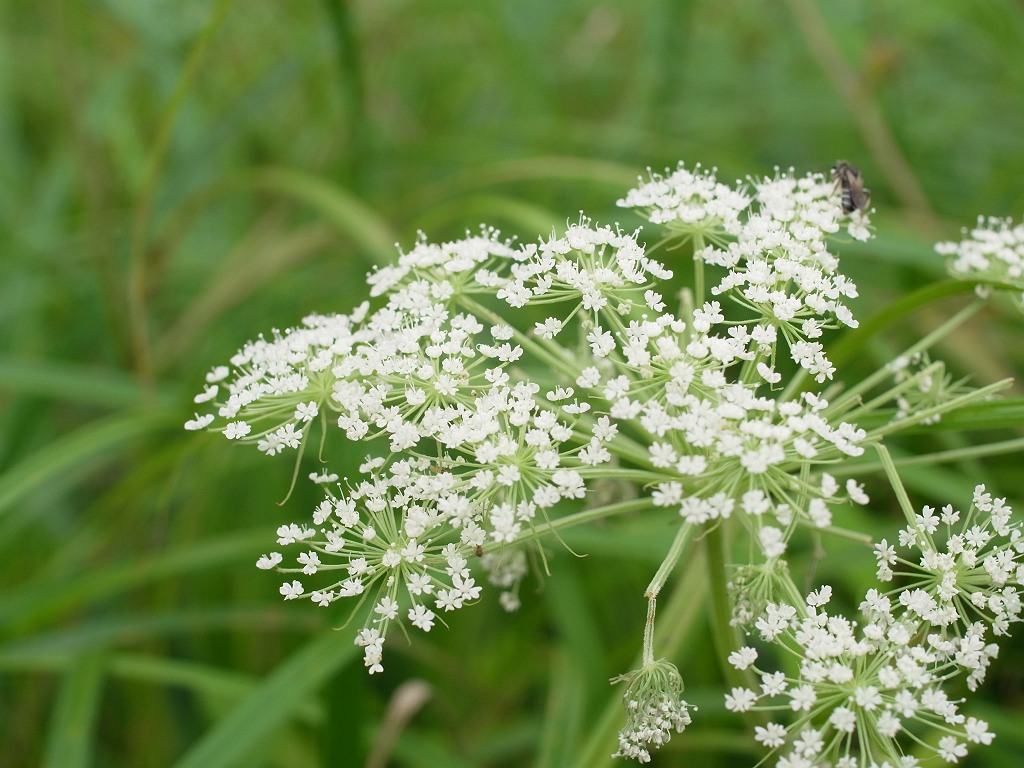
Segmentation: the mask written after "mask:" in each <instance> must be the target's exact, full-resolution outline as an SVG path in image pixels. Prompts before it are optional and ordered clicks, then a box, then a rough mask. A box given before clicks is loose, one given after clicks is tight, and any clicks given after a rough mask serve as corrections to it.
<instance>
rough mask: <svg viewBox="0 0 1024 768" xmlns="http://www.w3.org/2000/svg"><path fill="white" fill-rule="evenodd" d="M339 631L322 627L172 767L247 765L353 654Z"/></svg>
mask: <svg viewBox="0 0 1024 768" xmlns="http://www.w3.org/2000/svg"><path fill="white" fill-rule="evenodd" d="M357 650H358V649H357V648H356V647H355V646H354V645H353V644H352V642H351V639H349V638H347V637H346V636H345V635H343V634H341V633H338V632H335V631H334V630H327V631H324V632H321V633H320V634H319V635H317V636H315V637H314V638H313V639H312V640H310V641H309V642H307V643H306V645H305V646H303V647H302V648H300V649H299V650H298V651H296V652H295V653H294V654H292V656H291V657H290V658H289V659H287V660H286V661H285V662H284V663H282V664H281V665H280V666H278V667H277V669H275V670H274V671H273V672H272V673H271V674H270V676H269V677H268V678H267V679H266V681H265V682H264V683H263V685H261V686H260V687H259V689H257V690H256V691H254V692H253V693H252V694H251V695H250V696H248V697H247V698H246V699H245V700H244V701H242V702H241V703H240V704H239V705H238V706H237V707H235V709H234V710H233V711H232V712H231V713H230V714H229V715H227V716H226V717H225V718H224V719H222V720H221V721H220V722H218V723H217V724H216V725H214V726H213V728H212V729H211V730H210V731H209V732H208V733H207V734H206V735H205V736H204V737H203V738H202V739H200V741H199V742H198V743H197V744H195V746H193V747H192V749H190V750H189V751H188V752H187V753H186V754H185V756H184V757H182V758H181V759H180V760H179V761H178V762H177V763H175V768H236V767H240V766H245V765H248V764H249V758H250V757H251V756H252V755H253V754H255V753H256V752H257V750H259V749H261V748H263V747H265V746H266V745H267V744H268V743H270V742H271V741H272V740H273V739H274V736H275V734H276V733H277V731H278V729H279V728H280V727H281V726H283V725H284V724H286V723H287V722H288V721H289V720H291V719H292V718H293V717H294V716H295V714H296V712H298V711H299V709H300V708H301V707H303V706H304V705H306V704H307V703H308V702H309V701H310V699H311V698H312V697H313V696H314V695H315V692H316V690H317V689H318V688H319V687H320V686H321V685H322V684H323V683H324V682H326V681H327V680H328V679H329V678H330V677H331V675H333V674H336V673H337V671H338V670H339V669H340V668H341V667H342V666H343V665H345V664H349V663H351V662H352V661H353V659H355V658H356V655H357Z"/></svg>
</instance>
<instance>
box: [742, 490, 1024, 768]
mask: <svg viewBox="0 0 1024 768" xmlns="http://www.w3.org/2000/svg"><path fill="white" fill-rule="evenodd" d="M1010 516H1011V510H1010V508H1009V507H1008V506H1006V504H1005V501H1004V500H1002V499H996V500H993V499H992V497H991V496H990V495H989V494H988V493H986V492H985V489H984V487H982V486H979V487H978V488H977V489H975V494H974V504H973V506H972V507H971V509H970V512H968V513H967V514H966V515H961V513H960V512H957V511H955V510H954V509H953V508H952V507H951V506H949V507H946V508H944V509H943V510H942V512H941V514H937V513H936V511H935V510H934V509H932V508H930V507H925V508H924V509H923V510H922V512H921V514H919V515H917V516H916V518H915V520H914V521H913V523H912V524H910V525H909V526H908V527H907V528H906V529H904V530H903V531H901V532H900V537H899V538H900V546H901V548H903V549H906V548H912V549H915V550H917V552H918V555H919V556H918V558H917V559H916V560H915V561H911V560H908V559H904V558H903V557H900V556H899V555H898V554H897V551H896V549H895V548H894V547H892V546H891V545H889V544H888V543H887V542H886V541H885V540H883V541H881V542H880V543H879V544H878V545H877V546H876V553H877V556H878V563H879V569H878V575H879V577H880V579H881V580H882V581H883V582H886V583H888V582H891V581H893V579H894V576H897V577H906V578H905V579H903V578H900V579H899V580H900V582H901V583H903V584H905V586H903V587H901V588H897V589H894V590H893V591H891V592H888V593H885V592H882V591H880V590H879V589H871V590H869V591H868V592H867V595H866V596H865V598H864V601H863V603H862V604H861V612H862V614H863V622H862V623H861V624H858V623H857V622H856V621H852V620H850V619H847V618H845V617H844V616H841V615H837V614H833V613H829V612H828V611H827V609H826V606H827V605H828V603H829V600H830V598H831V594H832V589H831V587H828V586H824V587H822V588H821V589H819V590H816V591H815V592H812V593H811V594H809V595H808V596H807V597H806V600H804V601H796V600H792V601H788V602H786V601H782V602H772V603H769V604H768V605H767V606H766V607H765V609H764V611H763V612H762V613H761V615H760V616H759V617H758V619H757V621H756V623H755V625H754V629H755V631H756V635H757V637H758V638H759V639H760V640H761V641H763V642H764V643H766V644H770V646H775V647H776V649H777V648H778V647H779V646H781V648H783V649H785V651H786V653H783V657H784V658H785V657H789V658H796V659H798V660H799V667H798V669H797V670H796V672H795V674H794V673H790V674H787V673H786V672H785V671H768V670H767V669H764V668H762V667H760V666H759V665H758V661H759V658H760V654H759V652H758V651H757V650H756V649H755V648H754V647H745V648H742V649H740V650H739V651H736V652H735V653H733V654H732V655H731V656H730V657H729V662H730V663H731V664H732V665H733V666H734V667H735V668H736V669H739V670H748V669H749V670H752V671H754V673H755V674H756V675H757V677H758V678H759V680H760V687H759V690H755V689H753V688H744V687H738V688H734V689H733V690H732V691H731V692H730V693H729V694H728V695H727V696H726V707H727V708H728V709H730V710H732V711H735V712H745V711H748V710H751V709H760V710H764V711H767V712H771V713H773V714H774V716H775V717H776V718H778V720H784V719H785V718H783V717H782V716H781V713H789V715H790V717H789V718H788V720H789V722H788V723H784V722H778V721H776V722H771V723H769V724H768V725H767V726H764V727H760V726H759V727H757V729H756V731H755V738H756V739H757V741H758V742H760V743H762V744H764V745H765V746H766V747H768V748H769V749H771V750H778V751H779V752H780V753H781V754H780V757H779V760H778V762H777V763H776V765H778V766H780V768H797V767H798V766H807V767H808V768H810V766H816V765H821V764H828V765H835V766H849V767H850V768H869V767H870V768H874V767H876V766H878V767H880V766H885V765H888V766H891V768H896V767H897V766H900V767H901V768H912V767H913V766H916V765H918V761H917V759H916V758H913V757H910V756H909V755H908V753H907V751H906V750H905V749H904V748H903V747H902V746H901V740H906V741H910V742H916V743H918V744H925V742H924V741H923V738H924V736H925V735H926V734H927V733H928V731H929V730H932V729H934V730H937V731H939V732H940V733H941V734H944V735H942V736H941V737H940V738H939V739H938V742H937V743H936V744H931V745H930V746H929V747H928V748H929V749H930V750H931V751H932V752H933V753H934V754H936V755H938V756H939V757H940V758H942V759H943V760H945V761H946V762H948V763H955V762H958V760H959V759H960V758H961V757H964V756H965V755H966V754H967V749H968V745H969V744H989V743H991V741H992V738H993V735H992V734H991V733H989V731H988V725H987V724H986V723H985V722H983V721H981V720H977V719H976V718H973V717H968V716H965V715H964V714H962V713H961V711H960V703H961V702H960V701H957V700H953V699H950V698H949V696H948V695H947V693H946V692H945V691H944V690H943V686H944V685H946V684H948V683H949V681H951V680H953V679H954V678H956V677H957V676H960V675H966V676H967V679H966V682H967V685H968V687H969V688H970V689H971V690H975V689H976V688H977V686H978V685H979V684H980V683H981V681H982V680H983V679H984V677H985V673H986V671H987V669H988V666H989V664H990V662H991V661H992V659H993V658H995V656H996V655H997V653H998V648H997V646H996V645H994V644H992V643H989V642H987V640H986V637H987V632H988V628H989V627H991V628H992V630H993V632H995V633H996V634H1005V633H1006V632H1007V628H1008V626H1009V624H1010V623H1012V622H1016V621H1019V620H1020V612H1021V605H1020V598H1019V590H1018V587H1019V586H1020V584H1021V583H1022V579H1024V566H1022V565H1019V564H1018V561H1019V560H1020V558H1021V555H1022V553H1024V542H1022V540H1021V537H1020V530H1019V524H1014V523H1011V522H1010ZM940 528H941V529H942V530H943V531H944V534H943V535H942V537H941V538H942V540H944V546H942V547H941V548H940V547H939V546H938V543H937V540H936V539H937V537H936V534H937V533H938V532H939V530H940ZM954 528H955V530H956V532H955V533H953V532H952V531H953V530H954ZM894 567H897V568H906V569H907V570H906V571H894V570H893V569H894Z"/></svg>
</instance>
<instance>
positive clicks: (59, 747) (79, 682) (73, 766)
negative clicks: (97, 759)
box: [43, 653, 104, 768]
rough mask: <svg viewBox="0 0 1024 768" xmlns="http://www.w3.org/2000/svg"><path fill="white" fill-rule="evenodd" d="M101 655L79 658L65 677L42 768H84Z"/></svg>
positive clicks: (89, 762)
mask: <svg viewBox="0 0 1024 768" xmlns="http://www.w3.org/2000/svg"><path fill="white" fill-rule="evenodd" d="M103 679H104V665H103V656H102V654H99V653H88V654H85V655H83V656H79V657H78V658H77V659H76V660H75V663H74V664H73V665H72V667H71V669H70V670H68V673H67V674H66V675H65V677H64V680H63V681H62V683H61V686H60V692H59V694H58V696H57V704H56V706H55V707H54V710H53V715H52V717H51V719H50V725H49V730H48V733H47V737H46V754H45V757H44V759H43V768H86V766H89V765H92V764H93V763H94V761H93V738H94V732H95V725H96V721H97V719H98V715H99V708H100V703H101V700H102V691H103Z"/></svg>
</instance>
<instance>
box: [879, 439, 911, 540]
mask: <svg viewBox="0 0 1024 768" xmlns="http://www.w3.org/2000/svg"><path fill="white" fill-rule="evenodd" d="M875 450H876V451H878V458H879V459H880V460H881V462H882V467H883V468H884V469H885V474H886V476H887V477H888V478H889V485H891V486H892V490H893V492H894V493H895V494H896V499H897V500H898V501H899V503H900V509H902V510H903V516H904V517H906V519H907V522H908V523H909V524H910V525H913V524H914V516H915V514H914V507H913V505H912V504H911V503H910V497H909V496H907V489H906V488H904V487H903V481H902V480H900V474H899V472H897V471H896V465H895V464H894V463H893V460H892V455H890V453H889V449H888V448H886V447H885V446H884V445H882V444H881V443H877V444H876V445H875Z"/></svg>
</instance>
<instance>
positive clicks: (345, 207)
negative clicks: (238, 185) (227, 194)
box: [243, 168, 397, 264]
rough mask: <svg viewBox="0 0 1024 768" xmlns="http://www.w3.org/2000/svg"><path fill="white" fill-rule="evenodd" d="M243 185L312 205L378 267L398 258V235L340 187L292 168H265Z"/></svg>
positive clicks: (372, 211) (382, 219)
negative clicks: (396, 254)
mask: <svg viewBox="0 0 1024 768" xmlns="http://www.w3.org/2000/svg"><path fill="white" fill-rule="evenodd" d="M243 182H247V183H248V184H249V185H250V186H253V187H255V188H257V189H265V190H269V191H271V192H278V193H281V194H285V195H287V196H289V197H294V198H296V199H298V200H301V201H302V202H304V203H306V204H308V205H310V206H312V207H313V208H314V209H316V210H317V211H319V212H320V213H321V214H323V216H324V217H325V218H326V219H327V220H328V221H331V222H333V223H334V224H335V225H336V226H337V227H338V228H339V229H341V230H342V231H343V232H345V233H346V234H347V235H349V236H350V237H351V238H352V239H353V240H354V241H355V243H356V245H357V246H359V247H361V248H362V249H364V250H365V251H366V252H367V253H368V254H369V256H370V257H371V259H372V260H373V261H374V262H376V263H378V264H385V263H387V262H389V261H391V260H392V259H393V258H394V256H395V240H396V239H397V238H396V237H395V234H394V233H393V232H392V230H391V227H390V226H388V224H387V222H386V221H385V220H384V218H383V217H382V216H381V215H380V214H379V213H378V212H377V211H375V210H374V209H373V208H371V207H370V206H369V205H367V204H366V203H365V202H363V201H362V200H360V199H359V198H358V197H356V196H355V195H353V194H352V193H350V192H348V191H347V190H345V189H342V188H341V187H339V186H337V185H335V184H331V183H330V182H328V181H325V180H323V179H320V178H318V177H316V176H313V175H311V174H308V173H304V172H302V171H296V170H293V169H290V168H262V169H260V170H258V171H256V172H255V173H253V174H252V175H251V176H250V177H247V178H246V177H243Z"/></svg>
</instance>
